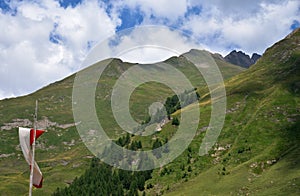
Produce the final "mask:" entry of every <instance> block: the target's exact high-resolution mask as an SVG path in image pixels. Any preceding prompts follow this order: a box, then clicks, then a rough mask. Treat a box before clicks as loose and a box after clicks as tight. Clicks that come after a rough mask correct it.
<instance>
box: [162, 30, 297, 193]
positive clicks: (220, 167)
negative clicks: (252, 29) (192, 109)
mask: <svg viewBox="0 0 300 196" xmlns="http://www.w3.org/2000/svg"><path fill="white" fill-rule="evenodd" d="M225 85H226V91H227V101H228V103H227V105H228V106H227V107H228V108H227V115H226V121H225V126H224V128H223V130H222V133H221V135H220V137H219V138H218V142H217V145H216V146H215V148H214V149H213V150H211V152H210V153H209V155H207V156H206V157H200V158H198V159H199V161H200V162H202V164H203V165H202V168H203V169H202V170H201V171H200V172H199V173H198V172H197V174H195V175H194V174H193V173H192V172H190V173H189V175H192V176H193V177H191V180H188V182H184V183H181V182H180V183H177V184H173V185H169V186H168V185H167V186H166V185H161V189H160V190H159V191H160V192H162V190H163V188H164V187H167V188H166V189H164V193H166V192H167V195H299V194H300V153H299V152H300V130H299V127H300V112H299V111H300V104H299V101H300V97H299V95H300V94H299V92H300V91H299V90H300V30H299V29H298V30H296V31H294V32H293V33H292V34H291V35H289V36H288V37H286V38H285V39H284V40H282V41H280V42H278V43H276V44H275V45H274V46H272V47H271V48H269V49H267V51H266V52H265V54H264V55H263V57H262V58H261V59H260V60H259V61H258V62H257V63H256V64H255V65H254V66H252V67H251V68H250V69H249V70H247V71H245V72H243V73H241V74H239V75H238V76H235V77H233V78H231V79H230V80H229V81H227V82H226V84H225ZM200 105H201V103H200ZM200 107H201V108H202V109H203V110H204V111H205V110H206V108H207V107H209V106H207V105H206V104H205V103H203V104H202V105H201V106H200ZM197 140H201V136H199V137H196V138H195V140H194V141H193V143H192V144H191V146H192V147H193V146H194V145H196V148H194V149H195V150H196V149H197V147H199V146H197V145H199V144H198V143H197ZM192 151H193V148H192ZM196 159H197V158H196ZM197 163H198V162H194V163H192V164H191V167H192V168H193V169H194V168H195V169H196V168H197V169H199V168H198V167H201V165H200V163H198V164H197ZM169 167H170V166H169ZM157 179H159V178H157ZM161 182H163V183H161V184H167V183H168V179H167V178H165V181H162V180H161ZM157 192H158V189H157Z"/></svg>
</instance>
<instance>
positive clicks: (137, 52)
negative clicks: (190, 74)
mask: <svg viewBox="0 0 300 196" xmlns="http://www.w3.org/2000/svg"><path fill="white" fill-rule="evenodd" d="M120 37H121V40H120V42H119V43H118V44H117V45H116V46H114V47H112V48H111V49H112V50H113V53H114V54H115V56H116V57H119V58H121V59H122V60H124V61H127V62H136V63H137V62H139V63H154V62H159V61H163V60H166V59H167V58H169V57H172V56H178V55H180V54H183V53H185V52H188V51H189V50H190V49H191V48H198V49H200V48H202V46H201V45H199V44H196V41H195V40H192V39H190V38H188V37H184V36H183V35H182V32H181V31H179V30H174V29H173V30H172V29H169V28H167V27H163V26H144V27H137V28H135V29H133V30H132V31H130V34H126V33H124V35H122V34H120Z"/></svg>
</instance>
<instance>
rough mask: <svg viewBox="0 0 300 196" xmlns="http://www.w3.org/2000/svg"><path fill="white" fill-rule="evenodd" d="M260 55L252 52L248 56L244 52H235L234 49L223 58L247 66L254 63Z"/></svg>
mask: <svg viewBox="0 0 300 196" xmlns="http://www.w3.org/2000/svg"><path fill="white" fill-rule="evenodd" d="M260 57H261V55H259V54H256V53H254V54H252V57H251V58H250V56H249V55H247V54H245V53H244V52H242V51H238V52H237V51H236V50H234V51H232V52H230V53H229V54H228V55H227V56H226V57H225V58H224V59H225V61H227V62H229V63H232V64H235V65H239V66H241V67H245V68H249V67H250V66H251V65H253V64H255V63H256V61H257V60H258V59H259V58H260Z"/></svg>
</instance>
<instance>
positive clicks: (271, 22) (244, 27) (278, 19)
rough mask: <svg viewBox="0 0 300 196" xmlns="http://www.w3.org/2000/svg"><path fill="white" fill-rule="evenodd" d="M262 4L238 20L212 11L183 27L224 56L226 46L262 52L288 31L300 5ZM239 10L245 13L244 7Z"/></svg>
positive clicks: (295, 2) (297, 14)
mask: <svg viewBox="0 0 300 196" xmlns="http://www.w3.org/2000/svg"><path fill="white" fill-rule="evenodd" d="M230 2H235V1H234V0H232V1H228V4H229V5H230ZM261 2H262V3H261V4H260V5H259V9H258V10H259V11H258V12H256V13H252V14H251V15H248V16H247V17H240V18H239V19H237V18H236V17H235V14H232V16H231V15H226V12H223V10H219V9H214V8H211V9H210V10H205V12H203V13H202V15H201V17H198V16H192V17H190V18H189V19H188V20H187V21H186V23H185V24H184V26H183V28H184V29H188V30H191V31H192V32H193V34H194V35H195V36H198V37H199V39H201V40H203V42H204V43H203V44H206V45H207V46H208V47H209V48H210V49H211V50H213V51H220V52H221V53H223V54H225V53H228V52H229V51H230V50H231V49H232V48H230V47H229V46H233V47H234V48H237V49H242V50H244V51H245V52H247V53H252V52H259V53H262V52H264V50H265V49H266V47H268V46H270V45H272V44H273V43H274V42H276V41H278V40H280V39H282V38H283V37H284V36H285V35H287V34H288V33H289V32H290V25H291V23H292V21H293V20H295V19H297V17H298V18H299V17H300V14H299V6H300V2H299V1H293V0H291V1H283V2H280V3H277V4H275V3H274V4H270V3H269V4H266V3H263V1H261ZM221 5H223V4H221ZM221 5H219V4H216V5H215V7H219V8H222V6H221ZM224 6H225V5H224ZM224 6H223V7H224ZM226 8H227V7H225V8H224V9H225V10H226ZM241 9H242V10H241V11H244V10H245V9H247V7H246V8H241ZM240 16H241V15H240ZM209 43H212V44H211V45H209Z"/></svg>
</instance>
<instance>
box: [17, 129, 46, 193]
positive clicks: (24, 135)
mask: <svg viewBox="0 0 300 196" xmlns="http://www.w3.org/2000/svg"><path fill="white" fill-rule="evenodd" d="M44 132H45V131H43V130H36V137H35V139H37V138H38V137H39V136H41V135H42V134H43V133H44ZM33 137H34V129H29V128H23V127H19V140H20V146H21V149H22V152H23V155H24V157H25V160H26V161H27V163H28V165H29V166H30V168H31V167H32V163H31V162H32V160H31V159H32V150H31V145H32V143H33ZM32 184H33V186H35V187H36V188H42V184H43V175H42V172H41V170H40V168H39V166H38V165H37V163H36V162H34V166H33V182H32Z"/></svg>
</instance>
